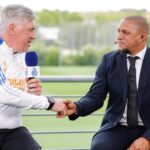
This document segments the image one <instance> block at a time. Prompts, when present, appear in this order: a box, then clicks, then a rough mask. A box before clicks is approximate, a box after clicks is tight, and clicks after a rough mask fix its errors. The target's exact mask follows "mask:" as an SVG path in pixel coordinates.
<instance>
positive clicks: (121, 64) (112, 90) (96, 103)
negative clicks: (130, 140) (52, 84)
mask: <svg viewBox="0 0 150 150" xmlns="http://www.w3.org/2000/svg"><path fill="white" fill-rule="evenodd" d="M126 61H127V60H126V54H124V53H122V52H119V51H113V52H111V53H108V54H106V55H104V57H103V59H102V61H101V63H100V65H99V66H98V68H97V71H96V76H95V79H94V82H93V85H92V86H91V88H90V90H89V92H88V93H87V94H86V95H85V96H84V97H82V98H81V99H80V100H79V101H77V102H76V104H77V108H78V113H77V115H72V116H69V118H70V120H75V119H76V118H78V117H79V116H86V115H89V114H91V113H92V112H94V111H95V110H97V109H99V108H101V107H102V106H103V103H104V100H105V99H106V96H107V94H109V100H108V106H107V109H106V112H105V115H104V118H103V121H102V124H101V129H100V131H102V130H107V129H110V128H112V127H114V126H116V125H117V124H118V123H119V121H120V119H121V117H122V115H123V112H124V108H125V105H126V101H127V62H126ZM137 97H138V110H139V114H140V117H141V119H142V121H143V123H144V126H145V127H146V131H145V133H144V135H143V136H144V137H146V138H148V139H149V140H150V48H147V51H146V54H145V57H144V60H143V64H142V68H141V73H140V79H139V86H138V96H137Z"/></svg>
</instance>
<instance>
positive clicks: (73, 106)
mask: <svg viewBox="0 0 150 150" xmlns="http://www.w3.org/2000/svg"><path fill="white" fill-rule="evenodd" d="M64 103H65V104H66V106H67V114H66V116H70V115H72V114H75V113H76V112H77V105H76V104H75V103H74V102H72V101H71V100H64Z"/></svg>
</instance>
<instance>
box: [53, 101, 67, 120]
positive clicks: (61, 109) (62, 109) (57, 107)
mask: <svg viewBox="0 0 150 150" xmlns="http://www.w3.org/2000/svg"><path fill="white" fill-rule="evenodd" d="M51 110H52V111H55V112H57V114H56V117H57V118H64V117H65V116H66V115H67V107H66V104H65V103H64V102H63V101H62V100H61V99H58V98H55V104H54V106H53V107H52V109H51Z"/></svg>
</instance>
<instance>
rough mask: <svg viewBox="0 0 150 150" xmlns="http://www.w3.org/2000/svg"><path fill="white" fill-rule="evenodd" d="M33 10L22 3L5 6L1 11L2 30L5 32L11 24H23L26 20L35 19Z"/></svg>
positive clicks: (0, 29)
mask: <svg viewBox="0 0 150 150" xmlns="http://www.w3.org/2000/svg"><path fill="white" fill-rule="evenodd" d="M35 18H36V17H35V14H34V13H33V11H32V10H31V9H30V8H28V7H25V6H23V5H20V4H12V5H8V6H6V7H4V8H3V9H2V12H1V21H0V32H1V33H5V32H6V31H7V28H8V26H9V24H11V23H14V24H21V23H22V22H23V21H24V20H28V21H33V20H34V19H35Z"/></svg>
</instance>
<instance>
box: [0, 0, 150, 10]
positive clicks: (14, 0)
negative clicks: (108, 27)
mask: <svg viewBox="0 0 150 150" xmlns="http://www.w3.org/2000/svg"><path fill="white" fill-rule="evenodd" d="M8 4H23V5H25V6H28V7H30V8H31V9H33V10H41V9H44V8H46V9H49V10H55V9H59V10H68V11H107V10H115V11H116V10H120V9H123V8H133V9H146V10H148V11H150V0H0V6H3V7H4V6H6V5H8Z"/></svg>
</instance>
